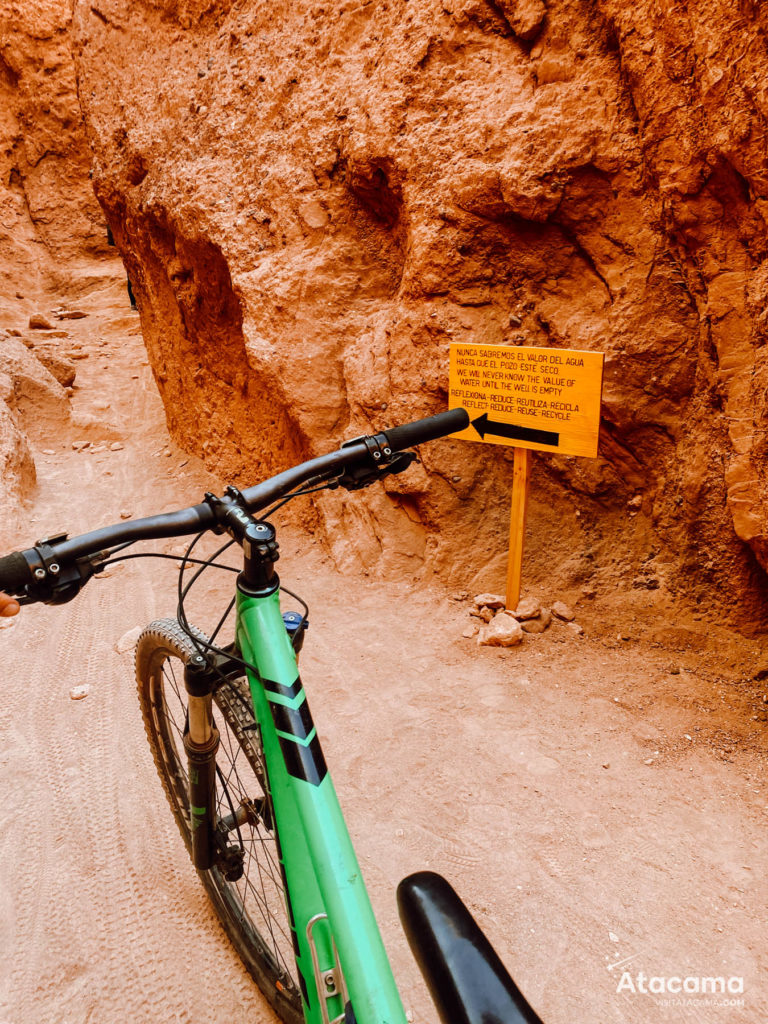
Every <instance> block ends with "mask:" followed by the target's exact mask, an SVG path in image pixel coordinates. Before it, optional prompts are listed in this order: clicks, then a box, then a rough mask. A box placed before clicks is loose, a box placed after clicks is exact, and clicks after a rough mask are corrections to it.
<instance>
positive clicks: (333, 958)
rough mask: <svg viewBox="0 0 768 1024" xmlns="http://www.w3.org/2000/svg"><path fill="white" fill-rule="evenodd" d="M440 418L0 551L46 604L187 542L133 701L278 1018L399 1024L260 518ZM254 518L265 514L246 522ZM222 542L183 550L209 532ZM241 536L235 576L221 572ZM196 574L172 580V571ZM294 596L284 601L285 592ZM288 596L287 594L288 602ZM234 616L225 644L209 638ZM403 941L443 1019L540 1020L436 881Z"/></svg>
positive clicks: (5, 570)
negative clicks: (221, 490)
mask: <svg viewBox="0 0 768 1024" xmlns="http://www.w3.org/2000/svg"><path fill="white" fill-rule="evenodd" d="M467 423H468V416H467V414H466V412H465V411H464V410H452V411H449V412H445V413H439V414H438V415H436V416H433V417H430V418H428V419H425V420H417V421H416V422H414V423H409V424H406V425H403V426H399V427H394V428H390V429H387V430H386V431H382V432H380V433H378V434H374V435H370V436H363V437H359V438H355V439H353V440H351V441H347V442H345V443H344V444H343V445H342V446H341V448H339V449H338V450H337V451H335V452H331V453H330V454H328V455H323V456H320V457H318V458H315V459H311V460H310V461H308V462H304V463H302V464H300V465H298V466H295V467H293V468H292V469H288V470H286V471H284V472H282V473H280V474H278V475H277V476H275V477H272V478H271V479H268V480H266V481H264V482H262V483H260V484H257V485H256V486H254V487H251V488H249V489H247V490H245V491H239V490H238V489H237V488H235V487H232V486H230V487H228V488H227V489H226V492H225V494H224V495H223V496H220V497H219V496H216V495H214V494H211V493H207V494H206V495H205V498H204V500H203V502H201V503H199V504H197V505H193V506H191V507H189V508H186V509H181V510H179V511H177V512H172V513H164V514H161V515H156V516H150V517H147V518H144V519H139V520H134V521H131V522H121V523H118V524H115V525H112V526H107V527H103V528H101V529H98V530H95V531H93V532H91V533H86V534H83V535H81V536H78V537H73V538H70V537H68V535H67V534H58V535H56V536H51V537H47V538H45V539H43V540H40V541H38V542H37V543H36V544H35V545H34V546H33V547H31V548H28V549H25V550H23V551H16V552H14V553H12V554H10V555H7V556H5V557H3V558H0V589H1V590H5V591H6V592H7V593H9V594H14V595H15V596H16V597H17V598H18V600H19V603H20V604H29V603H33V602H44V603H46V604H51V605H57V604H62V603H64V602H67V601H69V600H72V599H73V598H75V597H76V596H77V595H78V594H79V592H80V590H81V589H82V588H83V586H85V584H86V583H87V582H88V581H89V580H90V579H91V578H92V577H93V576H94V575H95V574H97V573H98V572H100V571H102V570H103V569H105V568H106V567H107V566H108V565H110V564H111V563H113V562H115V561H120V560H124V559H126V558H136V557H147V556H149V555H152V554H153V553H151V552H148V553H138V554H136V553H133V554H124V553H123V552H124V550H125V548H127V547H129V546H130V545H132V544H134V543H136V542H137V541H140V540H157V539H160V538H167V537H177V536H179V537H180V536H184V535H190V534H194V535H195V536H194V539H193V541H192V542H191V544H190V545H189V547H188V548H187V550H186V552H185V554H184V555H183V556H174V555H168V554H161V555H159V557H165V558H177V559H178V560H179V562H180V566H179V570H180V571H179V583H178V589H179V602H178V611H177V619H175V620H170V619H163V620H158V621H156V622H153V623H151V624H150V625H149V626H147V627H146V628H145V629H144V631H143V632H142V633H141V635H140V637H139V639H138V642H137V645H136V675H137V684H138V696H139V703H140V707H141V711H142V715H143V719H144V725H145V728H146V733H147V738H148V740H149V745H150V748H151V751H152V755H153V758H154V761H155V766H156V768H157V771H158V774H159V776H160V779H161V781H162V784H163V788H164V790H165V794H166V797H167V799H168V801H169V804H170V806H171V810H172V811H173V814H174V817H175V819H176V823H177V825H178V827H179V830H180V832H181V835H182V837H183V840H184V842H185V844H186V847H187V850H188V851H189V854H190V856H191V858H192V861H193V863H194V866H195V868H196V869H197V871H198V874H199V876H200V878H201V880H202V883H203V885H204V886H205V889H206V891H207V893H208V896H209V898H210V900H211V902H212V904H213V906H214V908H215V910H216V912H217V914H218V916H219V918H220V920H221V922H222V924H223V925H224V928H225V930H226V932H227V934H228V936H229V938H230V940H231V941H232V943H233V945H234V947H235V949H236V950H237V952H238V953H239V955H240V957H241V959H242V960H243V963H244V964H245V966H246V968H247V970H248V971H249V973H250V974H251V976H252V977H253V979H254V980H255V981H256V983H257V985H258V986H259V988H260V989H261V991H262V992H263V994H264V995H265V997H266V998H267V1000H268V1002H269V1003H270V1005H271V1006H272V1007H273V1009H274V1010H275V1012H276V1013H277V1015H278V1017H280V1019H281V1020H283V1021H284V1022H286V1024H301V1022H302V1021H303V1022H306V1024H342V1022H343V1024H405V1020H406V1017H405V1012H404V1010H403V1006H402V1003H401V1001H400V996H399V994H398V992H397V989H396V987H395V982H394V978H393V976H392V971H391V968H390V966H389V962H388V960H387V956H386V953H385V950H384V946H383V943H382V940H381V936H380V934H379V930H378V926H377V924H376V921H375V918H374V915H373V911H372V908H371V905H370V901H369V899H368V894H367V892H366V888H365V884H364V882H363V880H362V877H361V874H360V868H359V865H358V863H357V859H356V856H355V853H354V850H353V848H352V843H351V840H350V837H349V833H348V831H347V828H346V824H345V822H344V818H343V815H342V812H341V809H340V807H339V803H338V799H337V797H336V793H335V790H334V787H333V783H332V781H331V777H330V774H329V772H328V768H327V765H326V762H325V758H324V756H323V752H322V748H321V745H320V740H319V738H318V736H317V731H316V729H315V726H314V723H313V720H312V715H311V713H310V710H309V705H308V702H307V697H306V692H305V690H304V686H303V683H302V681H301V677H300V675H299V672H298V656H299V653H300V651H301V647H302V644H303V640H304V636H305V632H306V628H307V616H308V609H307V607H306V605H304V604H303V602H301V600H300V599H298V598H297V600H298V601H299V603H300V604H302V606H303V612H302V613H298V612H282V611H281V608H280V597H279V593H280V590H281V589H285V588H282V587H281V586H280V581H279V578H278V575H277V573H276V571H275V562H276V561H277V559H278V556H279V552H278V547H279V546H278V543H277V539H276V531H275V528H274V526H273V525H272V524H271V523H270V522H269V518H270V517H271V516H272V515H273V514H274V513H275V512H276V511H277V510H278V509H279V508H280V507H282V506H283V505H284V504H285V503H286V502H288V501H290V500H292V499H293V498H295V497H297V496H299V495H301V494H307V493H311V492H314V491H317V490H322V489H326V488H328V489H333V488H337V487H344V488H346V489H347V490H350V491H354V490H360V489H362V488H364V487H368V486H370V485H371V484H373V483H375V482H377V481H379V480H381V479H383V478H384V477H386V476H388V475H390V474H393V473H401V472H403V471H404V470H406V469H407V468H408V467H409V466H410V465H411V463H412V462H413V461H414V460H415V458H416V455H415V453H414V452H412V451H407V450H406V449H409V448H412V447H414V446H416V445H418V444H421V443H425V442H427V441H430V440H435V439H437V438H439V437H443V436H445V435H447V434H451V433H454V432H456V431H458V430H461V429H464V427H466V426H467ZM254 513H260V515H259V517H258V518H256V516H255V515H254ZM209 531H211V532H213V533H214V534H223V533H226V534H228V536H229V537H230V540H229V541H228V542H226V543H225V544H224V545H223V546H222V547H220V548H219V549H218V550H217V551H216V552H215V553H214V555H212V556H211V557H210V558H208V559H198V558H195V557H193V551H194V548H195V545H196V544H197V542H198V541H199V540H200V538H201V537H202V536H203V535H204V534H206V533H207V532H209ZM234 543H237V544H239V545H240V547H241V548H242V554H243V559H242V567H241V568H240V569H239V570H238V569H233V568H232V567H231V566H228V565H225V564H223V563H220V562H217V561H216V559H217V558H218V557H219V556H220V555H221V554H222V553H223V551H224V550H225V549H226V548H227V547H229V546H231V545H232V544H234ZM192 565H197V566H198V568H197V571H196V572H195V574H194V575H193V577H192V579H191V581H190V582H189V583H187V584H186V586H185V585H184V573H185V571H187V570H188V568H189V567H190V566H192ZM210 566H216V567H219V568H224V569H229V570H230V571H234V572H237V574H238V575H237V581H236V592H235V596H234V597H233V598H232V601H231V602H230V606H229V608H228V609H227V612H225V614H224V616H223V617H222V619H221V621H220V622H219V625H218V626H217V627H216V629H215V630H214V631H213V632H212V635H211V636H210V637H207V636H206V635H205V634H203V633H202V632H201V631H200V630H198V629H197V628H196V627H195V626H193V625H191V624H190V623H189V622H188V621H187V618H186V613H185V610H184V599H185V597H186V595H187V593H188V592H189V589H190V587H191V586H192V585H193V584H194V583H195V581H196V580H197V579H198V578H199V577H200V575H201V573H202V572H203V571H204V570H205V569H206V568H208V567H210ZM288 593H289V592H288ZM291 596H293V597H295V595H291ZM233 605H234V608H235V639H234V641H233V642H232V643H230V644H228V645H227V646H224V647H220V646H217V645H216V643H215V640H216V636H217V634H218V632H219V629H220V628H221V626H222V624H223V622H224V621H225V619H226V617H227V614H228V612H229V610H230V609H231V608H232V607H233ZM397 897H398V906H399V911H400V916H401V920H402V922H403V925H404V927H405V931H406V934H407V936H408V939H409V942H410V945H411V948H412V950H413V952H414V954H415V956H416V959H417V961H418V962H419V966H420V967H421V970H422V972H423V974H424V976H425V979H426V981H427V984H428V987H429V989H430V991H431V993H432V996H433V999H434V1001H435V1003H436V1006H437V1009H438V1012H439V1014H440V1017H441V1019H442V1020H443V1021H444V1022H445V1024H494V1022H496V1024H523V1022H524V1024H540V1019H539V1017H538V1016H537V1015H536V1014H535V1012H534V1011H533V1010H532V1009H531V1007H530V1006H529V1005H528V1003H527V1002H526V1000H525V998H524V997H523V996H522V994H521V993H520V991H519V989H518V988H517V986H516V985H515V983H514V982H513V981H512V979H511V977H510V976H509V974H508V973H507V971H506V969H505V968H504V966H503V964H502V963H501V961H500V959H499V958H498V956H497V955H496V953H495V951H494V950H493V949H492V947H491V945H490V943H489V942H488V940H487V938H486V937H485V936H484V935H483V933H482V932H481V930H480V928H479V927H478V925H477V924H476V922H475V921H474V920H473V918H472V917H471V915H470V913H469V911H468V910H467V909H466V907H465V906H464V904H463V903H462V902H461V900H460V899H459V897H458V896H457V894H456V893H455V891H454V890H453V889H452V888H451V886H450V885H449V884H448V882H446V881H445V880H444V879H443V878H441V877H440V876H439V875H436V874H434V873H433V872H418V873H416V874H414V875H410V876H409V877H408V878H406V879H404V880H403V881H402V882H401V883H400V885H399V887H398V894H397Z"/></svg>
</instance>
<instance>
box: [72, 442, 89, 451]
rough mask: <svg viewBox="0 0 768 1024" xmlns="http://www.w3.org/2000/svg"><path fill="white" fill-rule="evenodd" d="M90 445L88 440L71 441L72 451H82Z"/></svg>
mask: <svg viewBox="0 0 768 1024" xmlns="http://www.w3.org/2000/svg"><path fill="white" fill-rule="evenodd" d="M90 445H91V442H90V441H73V442H72V451H75V452H82V451H84V450H85V449H86V448H89V447H90Z"/></svg>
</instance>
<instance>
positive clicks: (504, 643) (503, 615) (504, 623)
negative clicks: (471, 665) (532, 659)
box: [477, 612, 523, 647]
mask: <svg viewBox="0 0 768 1024" xmlns="http://www.w3.org/2000/svg"><path fill="white" fill-rule="evenodd" d="M522 640H523V629H522V627H521V625H520V623H519V622H518V621H517V619H516V618H514V616H512V615H510V614H509V612H499V614H498V615H496V616H494V618H493V619H492V620H491V622H489V623H488V625H487V626H483V628H482V629H481V630H480V632H479V633H478V634H477V642H478V644H480V646H481V647H516V646H517V644H519V643H522Z"/></svg>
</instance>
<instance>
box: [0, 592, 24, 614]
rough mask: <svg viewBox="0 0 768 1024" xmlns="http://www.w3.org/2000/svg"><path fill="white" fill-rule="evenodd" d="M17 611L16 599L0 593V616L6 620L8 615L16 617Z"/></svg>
mask: <svg viewBox="0 0 768 1024" xmlns="http://www.w3.org/2000/svg"><path fill="white" fill-rule="evenodd" d="M19 611H20V608H19V602H18V601H17V600H16V598H15V597H9V596H8V594H4V593H3V592H2V591H0V615H2V616H3V618H6V619H7V618H8V616H9V615H18V614H19Z"/></svg>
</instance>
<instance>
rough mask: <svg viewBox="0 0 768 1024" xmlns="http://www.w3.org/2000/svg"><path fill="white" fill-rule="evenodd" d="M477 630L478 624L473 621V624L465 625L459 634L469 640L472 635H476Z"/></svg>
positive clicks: (478, 628) (478, 629)
mask: <svg viewBox="0 0 768 1024" xmlns="http://www.w3.org/2000/svg"><path fill="white" fill-rule="evenodd" d="M479 632H480V626H479V625H477V623H475V625H474V626H467V628H466V629H465V630H464V631H463V632H462V634H461V635H462V636H464V637H466V638H467V640H471V639H472V637H475V636H477V634H478V633H479Z"/></svg>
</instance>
